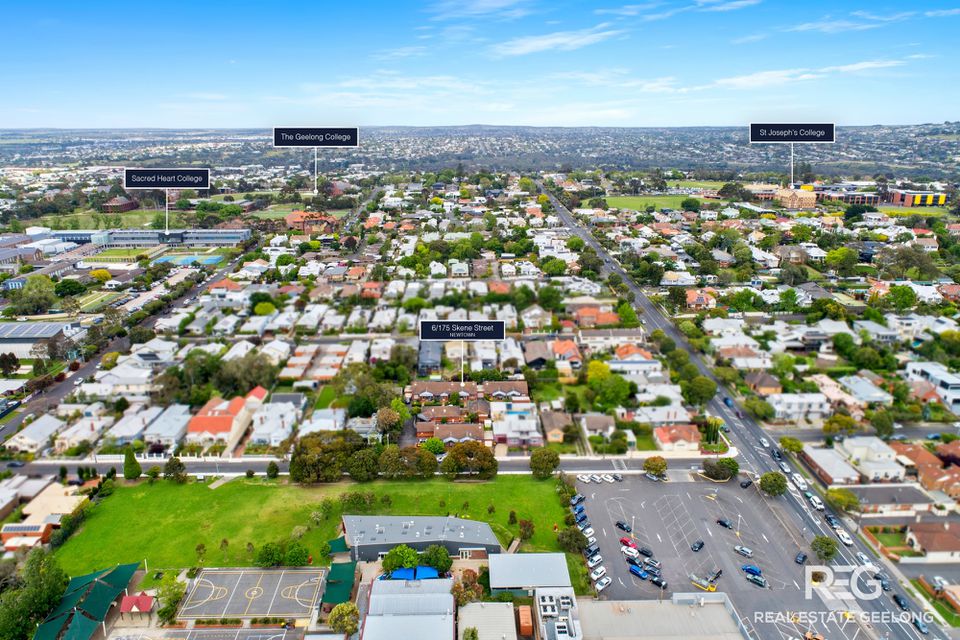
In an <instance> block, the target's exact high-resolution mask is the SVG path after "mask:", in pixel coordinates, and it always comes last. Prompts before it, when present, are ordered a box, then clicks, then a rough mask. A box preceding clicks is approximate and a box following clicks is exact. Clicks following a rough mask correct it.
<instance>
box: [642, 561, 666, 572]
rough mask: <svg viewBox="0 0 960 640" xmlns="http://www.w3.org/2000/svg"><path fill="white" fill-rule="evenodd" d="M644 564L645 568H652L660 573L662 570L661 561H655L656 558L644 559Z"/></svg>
mask: <svg viewBox="0 0 960 640" xmlns="http://www.w3.org/2000/svg"><path fill="white" fill-rule="evenodd" d="M643 564H644V566H646V567H651V568H653V569H657V570H658V571H659V570H660V567H661V566H662V565H661V564H660V561H659V560H655V559H654V558H644V559H643Z"/></svg>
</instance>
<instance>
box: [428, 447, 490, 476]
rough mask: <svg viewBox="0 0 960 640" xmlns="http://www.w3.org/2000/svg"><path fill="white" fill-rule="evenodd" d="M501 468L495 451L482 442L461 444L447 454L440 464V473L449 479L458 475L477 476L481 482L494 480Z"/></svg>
mask: <svg viewBox="0 0 960 640" xmlns="http://www.w3.org/2000/svg"><path fill="white" fill-rule="evenodd" d="M498 467H499V465H498V463H497V459H496V458H495V457H494V455H493V451H491V450H490V449H489V447H487V446H485V445H484V444H483V443H482V442H476V441H472V440H471V441H468V442H460V443H457V444H455V445H453V447H451V449H450V451H449V452H448V453H447V457H446V458H444V459H443V462H442V463H441V464H440V471H441V473H443V474H444V475H445V476H447V477H448V478H451V479H453V478H455V477H456V476H457V475H460V474H466V475H475V476H477V477H478V478H479V479H481V480H492V479H493V478H494V477H496V475H497V468H498Z"/></svg>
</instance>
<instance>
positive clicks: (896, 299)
mask: <svg viewBox="0 0 960 640" xmlns="http://www.w3.org/2000/svg"><path fill="white" fill-rule="evenodd" d="M886 300H887V301H888V302H889V303H890V304H891V305H893V308H894V309H896V310H897V311H906V310H907V309H909V308H911V307H913V306H916V304H917V294H916V292H914V290H913V289H911V288H910V287H908V286H906V285H899V284H893V285H890V291H889V293H887V295H886Z"/></svg>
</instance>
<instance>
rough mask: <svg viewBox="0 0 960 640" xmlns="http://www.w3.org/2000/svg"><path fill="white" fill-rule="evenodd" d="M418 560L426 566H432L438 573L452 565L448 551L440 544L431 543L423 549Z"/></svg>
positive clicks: (445, 570)
mask: <svg viewBox="0 0 960 640" xmlns="http://www.w3.org/2000/svg"><path fill="white" fill-rule="evenodd" d="M420 562H421V563H422V564H424V565H426V566H428V567H433V568H434V569H436V570H437V571H439V572H440V573H446V572H447V571H450V567H451V566H453V560H452V559H451V558H450V552H449V551H447V548H446V547H444V546H443V545H441V544H432V545H430V546H429V547H427V548H426V549H424V550H423V554H421V556H420Z"/></svg>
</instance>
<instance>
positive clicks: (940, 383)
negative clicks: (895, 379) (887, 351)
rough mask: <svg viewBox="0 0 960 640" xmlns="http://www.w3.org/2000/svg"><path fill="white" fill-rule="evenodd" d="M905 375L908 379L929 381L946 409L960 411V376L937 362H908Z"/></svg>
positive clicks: (954, 411)
mask: <svg viewBox="0 0 960 640" xmlns="http://www.w3.org/2000/svg"><path fill="white" fill-rule="evenodd" d="M905 375H906V378H907V380H908V381H916V380H925V381H927V382H929V383H931V384H932V385H933V387H934V390H935V391H936V393H937V395H938V396H939V397H940V400H941V401H942V402H943V404H944V405H945V406H946V407H947V409H949V410H950V411H951V412H953V413H960V376H958V375H956V374H954V373H951V372H950V371H949V370H948V369H947V368H946V367H945V366H943V365H942V364H940V363H939V362H908V363H907V367H906V371H905Z"/></svg>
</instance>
